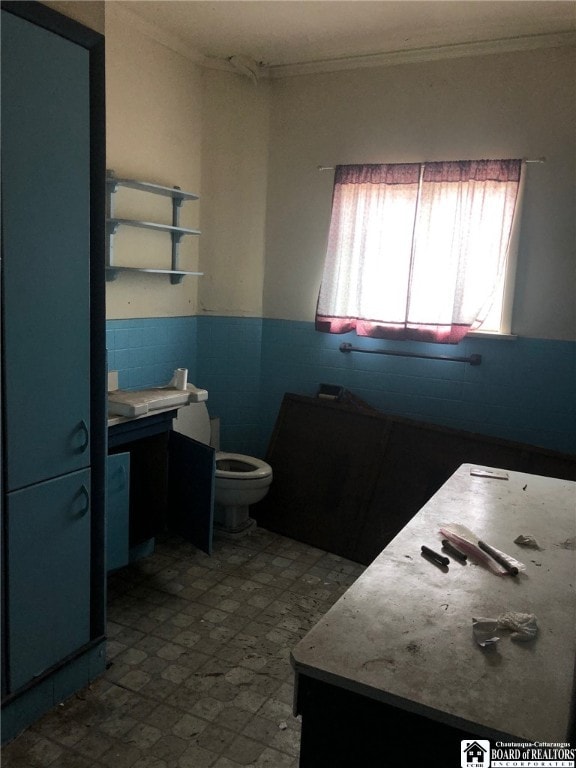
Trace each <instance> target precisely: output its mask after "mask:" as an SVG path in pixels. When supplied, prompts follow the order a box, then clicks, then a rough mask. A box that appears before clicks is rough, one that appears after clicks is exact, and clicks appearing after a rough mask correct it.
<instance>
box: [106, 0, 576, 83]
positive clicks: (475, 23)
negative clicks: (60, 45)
mask: <svg viewBox="0 0 576 768" xmlns="http://www.w3.org/2000/svg"><path fill="white" fill-rule="evenodd" d="M114 1H115V4H116V3H117V4H118V5H121V6H123V8H124V9H125V10H126V9H127V10H128V12H129V13H130V14H132V15H135V16H137V17H138V20H139V21H140V23H141V24H145V25H147V27H148V30H149V31H154V33H155V34H156V35H160V36H161V37H163V38H164V41H165V42H166V41H167V40H168V39H170V41H171V43H172V44H173V45H175V46H176V47H177V48H178V49H179V50H181V51H187V52H188V53H189V54H190V56H191V58H196V59H197V60H202V61H203V63H206V64H208V65H209V64H210V63H212V64H213V65H215V66H217V65H218V62H227V60H228V59H229V58H230V57H231V56H235V55H241V56H246V57H249V58H250V59H252V60H254V61H256V62H258V63H259V64H260V65H261V69H262V71H266V72H267V73H272V74H273V73H274V70H277V71H278V72H280V70H282V73H284V74H288V73H289V72H288V70H289V69H290V68H292V69H293V70H294V71H298V68H300V71H305V70H306V67H307V68H308V70H310V71H311V70H314V69H315V70H316V71H317V70H318V69H327V68H328V69H329V68H334V67H330V66H328V62H332V63H334V64H336V65H337V64H338V62H340V64H343V63H344V62H342V61H341V60H342V59H345V60H348V61H350V59H351V60H352V61H353V60H354V59H357V60H358V61H360V60H365V61H369V60H374V59H375V58H376V59H377V58H378V57H381V56H382V55H388V56H390V55H396V56H398V55H406V54H407V53H409V52H413V53H414V52H416V51H418V52H420V55H421V57H424V54H425V52H426V51H427V52H429V53H430V52H431V49H438V48H441V49H443V51H444V52H445V53H446V54H447V55H450V54H451V53H452V54H458V55H460V54H461V51H462V50H464V48H468V49H469V50H470V51H471V52H473V51H474V50H477V52H482V50H483V49H485V48H487V46H488V48H487V50H489V49H490V46H492V49H494V45H495V44H497V45H498V46H499V49H505V48H506V47H508V49H514V48H516V49H517V48H519V47H520V48H522V47H539V46H540V45H553V44H558V42H562V43H565V42H567V41H568V42H574V39H575V31H576V1H574V0H560V1H557V0H367V1H365V0H215V1H213V2H206V1H205V0H114ZM463 44H464V45H463Z"/></svg>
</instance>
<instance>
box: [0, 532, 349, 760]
mask: <svg viewBox="0 0 576 768" xmlns="http://www.w3.org/2000/svg"><path fill="white" fill-rule="evenodd" d="M362 570H363V567H362V566H360V565H358V564H356V563H352V562H349V561H347V560H344V559H342V558H340V557H337V556H335V555H331V554H329V553H326V552H322V551H321V550H318V549H315V548H314V547H310V546H307V545H305V544H301V543H299V542H296V541H293V540H292V539H287V538H284V537H282V536H278V535H276V534H273V533H270V532H268V531H265V530H262V529H259V528H256V529H255V530H253V531H252V532H251V533H250V535H249V536H246V537H245V538H243V539H240V540H238V541H230V540H226V539H216V540H215V542H214V552H213V554H212V556H211V557H208V556H207V555H205V554H204V553H202V552H199V551H198V550H197V549H195V548H194V547H193V546H192V545H191V544H188V543H187V542H185V541H183V540H182V539H180V538H177V537H167V538H164V539H162V540H161V541H159V542H158V543H157V546H156V551H155V553H154V555H152V556H151V557H149V558H146V559H144V560H141V561H139V562H138V563H135V564H133V565H131V566H129V567H128V568H125V569H122V570H121V571H119V572H117V573H115V574H113V575H112V576H111V577H110V578H109V584H108V590H109V600H108V620H109V623H108V637H109V640H108V656H109V667H108V669H107V671H106V673H105V674H104V675H103V676H102V677H101V678H99V679H98V680H97V681H95V682H94V683H93V684H92V685H91V686H89V687H88V688H86V689H84V690H83V691H81V692H80V693H78V694H77V695H75V696H73V697H72V698H71V699H69V700H68V701H66V702H64V703H63V704H61V705H60V706H58V707H56V709H54V710H53V711H51V712H49V713H48V714H47V715H45V716H44V717H43V718H42V719H41V720H40V721H38V722H37V723H35V724H34V725H33V726H31V727H30V728H29V729H28V730H26V731H25V732H24V733H22V734H20V736H18V738H17V739H15V740H14V741H12V742H11V743H10V744H8V745H6V746H5V747H4V748H3V750H2V768H48V767H49V766H52V767H53V768H236V767H237V766H252V767H253V768H265V767H266V768H294V767H295V766H297V765H298V752H299V742H300V722H299V718H295V717H294V716H293V714H292V691H293V673H292V668H291V666H290V661H289V653H290V649H291V648H292V647H293V646H294V645H295V644H296V643H297V642H298V640H299V639H300V638H301V637H303V636H304V634H306V632H307V631H308V629H310V627H312V626H313V625H314V624H315V623H316V622H317V621H318V619H319V618H320V616H322V615H323V614H324V613H325V612H326V611H327V610H328V608H330V606H331V605H332V604H333V603H334V602H335V601H336V600H337V599H338V598H339V597H340V595H341V594H342V593H343V592H345V591H346V589H347V588H348V587H349V586H350V584H352V582H353V581H354V580H355V579H356V578H357V577H358V576H359V575H360V573H361V572H362Z"/></svg>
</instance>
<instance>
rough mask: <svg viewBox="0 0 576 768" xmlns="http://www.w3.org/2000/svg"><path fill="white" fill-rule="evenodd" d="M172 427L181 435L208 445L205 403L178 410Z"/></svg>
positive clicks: (208, 425)
mask: <svg viewBox="0 0 576 768" xmlns="http://www.w3.org/2000/svg"><path fill="white" fill-rule="evenodd" d="M172 426H173V429H174V430H175V431H176V432H180V434H181V435H186V437H191V438H192V440H197V441H198V442H199V443H204V444H205V445H210V417H209V415H208V408H207V407H206V405H205V403H190V405H186V406H184V408H179V409H178V416H177V417H176V418H175V419H174V421H173V423H172Z"/></svg>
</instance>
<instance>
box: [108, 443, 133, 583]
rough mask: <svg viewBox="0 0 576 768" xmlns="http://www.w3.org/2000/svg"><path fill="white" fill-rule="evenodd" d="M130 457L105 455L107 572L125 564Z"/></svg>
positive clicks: (128, 518) (128, 521)
mask: <svg viewBox="0 0 576 768" xmlns="http://www.w3.org/2000/svg"><path fill="white" fill-rule="evenodd" d="M129 532H130V454H129V453H116V454H114V455H112V456H108V459H107V477H106V570H107V571H108V572H109V571H115V570H116V569H117V568H122V567H123V566H125V565H127V564H128V560H129V552H130V544H129Z"/></svg>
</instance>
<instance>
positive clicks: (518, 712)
mask: <svg viewBox="0 0 576 768" xmlns="http://www.w3.org/2000/svg"><path fill="white" fill-rule="evenodd" d="M474 467H476V465H470V464H463V465H462V466H461V467H460V468H459V469H458V471H457V472H455V473H454V475H453V476H452V477H451V478H450V479H449V480H448V482H447V483H445V485H444V486H443V487H442V488H441V489H440V490H439V491H438V492H437V493H436V494H435V495H434V496H433V497H432V499H430V501H429V502H428V503H427V504H426V505H425V506H424V507H423V508H422V510H421V511H420V512H419V513H418V514H417V515H416V516H415V517H414V518H413V519H412V520H411V521H410V523H408V525H407V526H406V527H405V528H404V529H403V530H402V531H401V532H400V533H399V534H398V535H397V536H396V538H395V539H394V540H393V541H392V542H391V543H390V544H389V545H388V546H387V547H386V548H385V549H384V551H383V552H382V553H381V554H380V555H379V556H378V557H377V558H376V559H375V561H374V562H373V563H372V564H371V565H370V566H369V567H368V568H367V569H366V571H365V572H364V573H363V575H362V576H361V577H360V578H359V579H358V580H357V581H356V582H355V583H354V584H353V585H352V587H351V588H350V589H349V590H348V591H347V592H346V594H345V595H343V596H342V597H341V598H340V600H339V601H338V602H337V603H336V604H335V605H334V606H333V607H332V608H331V609H330V610H329V611H328V613H327V614H326V615H325V616H324V617H323V618H322V619H321V620H320V622H319V623H318V624H317V625H316V626H315V627H314V628H313V629H312V630H311V631H310V632H309V633H308V634H307V635H306V636H305V637H304V638H303V639H302V640H301V641H300V643H299V644H298V645H297V646H296V647H295V648H294V650H293V653H292V663H293V666H294V669H295V671H296V673H302V674H306V675H309V676H310V677H314V678H317V679H320V680H324V681H326V682H328V683H332V684H334V685H336V686H340V687H343V688H347V689H349V690H352V691H355V692H357V693H361V694H363V695H366V696H368V697H371V698H374V699H377V700H380V701H383V702H387V703H389V704H393V705H395V706H399V707H401V708H403V709H406V710H410V711H414V712H418V713H421V714H424V715H426V716H428V717H431V718H433V719H436V720H439V721H441V722H445V723H447V724H449V725H454V726H456V727H460V728H463V729H465V730H468V731H469V732H470V733H471V735H478V736H483V735H484V736H496V737H497V736H500V735H503V734H506V735H509V736H512V737H516V738H518V739H526V740H529V741H548V742H563V741H566V740H567V736H568V733H567V732H568V725H569V715H570V704H571V702H572V696H573V686H574V663H575V659H576V632H575V627H576V553H575V551H574V542H575V541H576V538H575V537H576V483H573V482H569V481H565V480H556V479H552V478H547V477H541V476H537V475H529V474H524V473H520V472H510V471H507V474H508V476H509V479H508V480H497V479H492V478H482V477H474V476H471V475H470V470H471V468H474ZM451 522H459V523H462V524H464V525H466V526H467V527H468V528H470V529H471V530H472V531H474V533H476V534H478V536H479V537H480V538H482V539H484V540H485V541H486V542H488V543H489V544H491V545H492V546H494V547H497V548H498V549H500V550H503V551H504V552H506V553H508V554H510V555H512V556H513V557H515V558H517V559H518V560H520V561H522V562H523V563H525V564H526V571H525V573H521V574H519V575H518V576H516V577H514V576H510V575H506V576H498V575H495V574H494V573H492V572H491V571H489V570H488V569H487V568H485V567H484V566H482V565H479V564H474V563H473V562H472V561H471V560H470V559H469V562H468V564H466V565H461V564H460V563H458V562H457V561H456V560H454V559H453V558H451V561H450V565H449V568H448V569H447V570H446V569H441V568H439V567H437V566H436V565H434V564H433V563H430V562H429V561H428V560H426V559H425V558H424V557H423V556H422V555H421V552H420V547H421V545H422V544H425V545H427V546H429V547H431V548H432V549H434V550H436V551H438V552H439V551H441V538H442V537H441V535H440V534H439V532H438V529H439V527H440V526H441V525H442V524H445V523H451ZM519 534H531V535H532V536H534V537H535V538H536V540H537V541H538V543H539V544H540V545H541V547H542V548H543V549H542V550H541V551H537V550H533V549H527V548H525V547H520V546H519V545H517V544H514V543H513V542H514V539H515V538H516V537H517V536H518V535H519ZM443 554H445V553H443ZM507 611H518V612H525V613H534V614H535V615H536V617H537V620H538V626H539V633H538V636H537V637H536V639H535V640H533V641H531V642H527V643H520V642H515V641H513V640H511V639H510V636H509V634H510V633H508V632H502V633H501V634H500V637H501V639H500V641H499V642H498V643H496V644H495V645H493V646H492V647H490V648H481V647H480V646H479V645H478V644H477V643H476V642H475V640H474V638H473V633H472V618H473V617H481V616H483V617H489V618H497V617H498V616H499V615H501V614H503V613H505V612H507Z"/></svg>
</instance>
